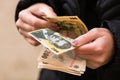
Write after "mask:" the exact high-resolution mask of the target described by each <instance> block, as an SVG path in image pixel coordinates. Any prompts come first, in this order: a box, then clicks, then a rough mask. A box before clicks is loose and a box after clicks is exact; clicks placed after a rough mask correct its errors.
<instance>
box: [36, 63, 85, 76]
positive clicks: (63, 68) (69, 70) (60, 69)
mask: <svg viewBox="0 0 120 80" xmlns="http://www.w3.org/2000/svg"><path fill="white" fill-rule="evenodd" d="M38 68H40V69H41V68H42V69H43V68H44V69H50V70H57V71H61V72H65V73H69V74H73V75H77V76H81V75H82V74H83V73H84V72H82V71H75V70H71V69H68V68H65V67H61V66H54V65H51V64H48V63H45V62H39V63H38Z"/></svg>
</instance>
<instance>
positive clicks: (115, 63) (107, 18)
mask: <svg viewBox="0 0 120 80" xmlns="http://www.w3.org/2000/svg"><path fill="white" fill-rule="evenodd" d="M99 1H100V2H99V3H98V6H99V8H98V10H99V11H98V12H99V15H100V17H101V20H102V22H103V23H102V26H104V27H106V28H108V29H109V30H110V31H111V32H112V34H113V38H114V43H115V44H114V48H115V50H114V56H113V59H112V60H111V61H110V62H109V63H108V64H107V65H105V66H104V67H101V68H100V74H101V75H102V79H100V80H119V79H120V77H119V73H120V0H99Z"/></svg>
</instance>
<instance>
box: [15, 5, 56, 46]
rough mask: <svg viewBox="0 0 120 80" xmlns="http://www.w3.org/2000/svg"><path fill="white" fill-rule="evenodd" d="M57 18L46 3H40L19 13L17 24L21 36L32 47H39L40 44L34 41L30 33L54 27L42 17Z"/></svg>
mask: <svg viewBox="0 0 120 80" xmlns="http://www.w3.org/2000/svg"><path fill="white" fill-rule="evenodd" d="M43 16H47V17H52V16H56V14H55V12H54V11H53V9H52V8H51V7H49V6H48V5H46V4H44V3H38V4H34V5H32V6H30V7H29V8H27V9H24V10H22V11H21V12H20V13H19V18H18V20H17V22H16V26H17V27H18V30H19V32H20V34H21V35H23V37H24V38H25V39H26V40H27V41H28V42H29V43H30V44H32V45H34V46H37V45H39V42H37V41H36V40H35V39H33V38H32V37H31V36H30V35H28V32H30V31H33V30H37V29H40V28H45V27H48V28H49V27H52V25H53V24H51V23H49V22H48V21H46V20H44V19H43V18H42V17H43Z"/></svg>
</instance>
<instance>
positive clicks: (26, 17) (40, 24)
mask: <svg viewBox="0 0 120 80" xmlns="http://www.w3.org/2000/svg"><path fill="white" fill-rule="evenodd" d="M19 18H20V19H21V20H22V21H23V22H24V23H26V24H29V25H31V26H34V27H36V28H44V27H45V26H47V24H48V22H47V21H45V20H43V19H40V18H38V17H37V16H35V15H33V14H32V13H30V12H29V11H25V10H23V11H21V12H20V13H19Z"/></svg>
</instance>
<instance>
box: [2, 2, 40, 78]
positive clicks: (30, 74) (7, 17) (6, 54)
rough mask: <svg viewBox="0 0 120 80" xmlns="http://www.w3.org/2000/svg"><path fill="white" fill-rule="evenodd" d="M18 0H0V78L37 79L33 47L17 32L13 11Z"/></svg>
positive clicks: (37, 52)
mask: <svg viewBox="0 0 120 80" xmlns="http://www.w3.org/2000/svg"><path fill="white" fill-rule="evenodd" d="M17 2H18V0H0V45H1V46H0V80H37V78H38V72H39V69H38V68H37V57H38V55H39V53H40V51H41V50H40V49H41V47H40V46H38V47H33V46H32V45H30V44H29V43H28V42H27V41H25V40H24V38H23V37H22V36H21V35H20V34H19V33H18V31H17V29H16V27H15V23H14V12H15V7H16V5H17Z"/></svg>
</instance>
